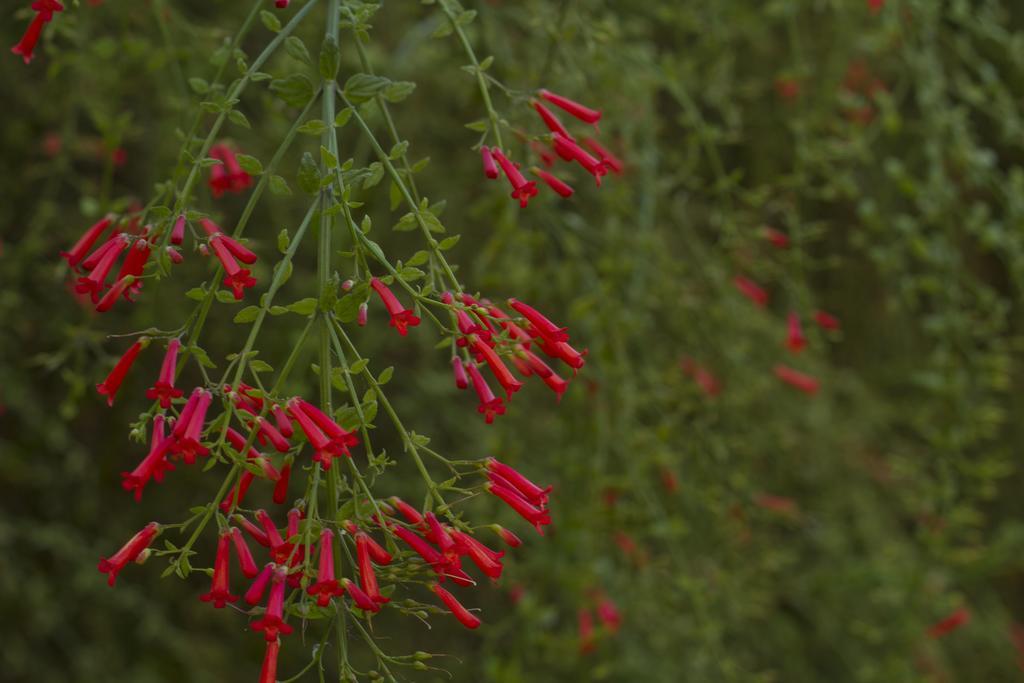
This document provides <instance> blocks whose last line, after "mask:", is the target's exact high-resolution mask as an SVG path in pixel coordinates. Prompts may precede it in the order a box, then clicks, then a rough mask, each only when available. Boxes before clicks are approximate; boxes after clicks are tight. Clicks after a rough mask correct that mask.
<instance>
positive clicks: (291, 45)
mask: <svg viewBox="0 0 1024 683" xmlns="http://www.w3.org/2000/svg"><path fill="white" fill-rule="evenodd" d="M284 49H285V51H286V52H287V53H288V54H289V55H290V56H291V57H294V58H295V59H297V60H299V61H300V62H305V63H306V64H309V65H311V66H312V64H313V60H312V59H310V57H309V50H307V49H306V44H305V43H303V42H302V39H301V38H298V37H296V36H288V37H287V38H285V41H284Z"/></svg>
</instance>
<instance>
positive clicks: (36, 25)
mask: <svg viewBox="0 0 1024 683" xmlns="http://www.w3.org/2000/svg"><path fill="white" fill-rule="evenodd" d="M32 9H34V10H35V11H36V16H34V17H33V18H32V22H31V23H30V24H29V25H28V28H27V29H26V30H25V34H24V35H23V36H22V37H21V40H20V41H18V43H17V45H15V46H14V47H12V48H11V52H13V53H14V54H16V55H21V58H22V60H24V62H25V63H26V64H28V63H29V62H31V61H32V57H33V56H34V53H35V49H36V43H38V42H39V36H40V35H41V34H42V32H43V26H44V25H46V24H47V23H49V22H50V21H51V20H52V19H53V13H54V12H63V11H64V5H62V4H60V3H59V2H57V0H36V2H33V3H32Z"/></svg>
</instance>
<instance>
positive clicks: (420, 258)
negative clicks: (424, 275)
mask: <svg viewBox="0 0 1024 683" xmlns="http://www.w3.org/2000/svg"><path fill="white" fill-rule="evenodd" d="M429 260H430V253H429V252H426V251H423V250H420V251H417V252H416V253H415V254H413V255H412V258H410V259H409V260H408V261H406V262H405V265H407V266H422V265H423V264H424V263H426V262H427V261H429Z"/></svg>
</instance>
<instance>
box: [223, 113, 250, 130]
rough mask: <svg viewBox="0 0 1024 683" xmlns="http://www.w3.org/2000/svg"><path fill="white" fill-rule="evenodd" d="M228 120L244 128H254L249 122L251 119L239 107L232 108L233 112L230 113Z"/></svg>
mask: <svg viewBox="0 0 1024 683" xmlns="http://www.w3.org/2000/svg"><path fill="white" fill-rule="evenodd" d="M228 120H229V121H231V123H234V124H235V125H238V126H242V127H243V128H252V124H250V123H249V119H248V118H246V116H245V114H243V113H242V112H240V111H238V110H237V109H232V110H231V113H230V114H228Z"/></svg>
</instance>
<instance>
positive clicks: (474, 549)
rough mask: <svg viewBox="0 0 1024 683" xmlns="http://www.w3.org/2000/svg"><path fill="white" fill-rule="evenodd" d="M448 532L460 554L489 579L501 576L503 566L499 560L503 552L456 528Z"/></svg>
mask: <svg viewBox="0 0 1024 683" xmlns="http://www.w3.org/2000/svg"><path fill="white" fill-rule="evenodd" d="M449 533H450V534H451V536H452V538H453V539H454V541H455V544H456V548H457V550H458V553H459V554H460V555H466V556H468V557H469V559H470V560H472V561H473V564H475V565H476V566H477V569H479V570H480V571H481V572H483V573H484V575H485V576H487V577H489V578H491V579H498V578H500V577H501V572H502V570H503V569H504V566H503V565H502V563H501V561H500V560H501V558H502V556H504V554H505V553H504V552H497V551H494V550H491V549H490V548H488V547H487V546H486V545H484V544H483V543H481V542H480V541H478V540H476V539H475V538H473V537H472V536H470V535H469V534H465V533H462V532H461V531H459V530H457V529H452V530H451V531H450V532H449Z"/></svg>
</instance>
